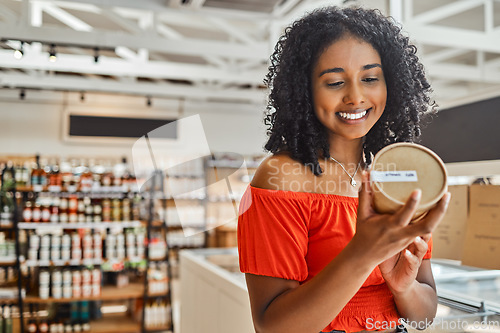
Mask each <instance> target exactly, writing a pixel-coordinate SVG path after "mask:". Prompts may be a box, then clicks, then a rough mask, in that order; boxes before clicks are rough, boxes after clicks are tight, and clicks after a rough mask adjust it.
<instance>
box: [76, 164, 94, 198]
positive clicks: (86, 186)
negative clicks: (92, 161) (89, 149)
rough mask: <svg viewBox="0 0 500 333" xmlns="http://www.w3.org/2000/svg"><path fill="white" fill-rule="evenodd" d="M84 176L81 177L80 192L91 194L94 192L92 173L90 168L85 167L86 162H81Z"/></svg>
mask: <svg viewBox="0 0 500 333" xmlns="http://www.w3.org/2000/svg"><path fill="white" fill-rule="evenodd" d="M80 164H81V167H82V170H83V172H82V174H81V175H80V184H79V186H80V191H82V192H90V191H91V190H92V183H93V179H92V172H91V171H90V168H89V167H87V166H85V165H84V161H83V160H82V161H81V163H80Z"/></svg>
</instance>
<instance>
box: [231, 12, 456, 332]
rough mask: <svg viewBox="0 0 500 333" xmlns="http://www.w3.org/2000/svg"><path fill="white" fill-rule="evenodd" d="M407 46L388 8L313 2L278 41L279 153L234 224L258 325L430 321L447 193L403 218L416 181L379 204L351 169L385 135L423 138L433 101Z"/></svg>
mask: <svg viewBox="0 0 500 333" xmlns="http://www.w3.org/2000/svg"><path fill="white" fill-rule="evenodd" d="M415 52H416V48H415V47H414V46H413V45H410V44H409V43H408V38H407V37H404V36H402V35H401V34H400V29H399V28H398V27H397V26H396V25H395V24H394V23H393V22H392V21H391V20H390V19H387V18H385V17H383V16H382V15H381V14H380V13H379V12H378V11H374V10H365V9H359V8H344V9H340V8H336V7H331V8H324V9H321V10H317V11H314V12H313V13H311V14H309V15H307V16H305V17H304V18H302V19H300V20H298V21H297V22H295V23H293V25H292V26H291V27H289V28H287V29H286V30H285V33H284V35H283V36H282V37H281V38H280V40H279V42H278V44H277V46H276V48H275V51H274V54H273V55H272V57H271V66H270V67H269V73H268V75H267V77H266V83H267V84H268V86H269V87H270V89H271V93H270V98H269V104H268V112H269V113H268V115H267V117H266V123H267V124H268V125H269V131H268V134H269V141H268V142H267V144H266V145H265V148H266V149H267V150H268V151H270V152H272V153H273V155H272V156H270V157H269V158H267V159H266V160H265V161H264V162H263V163H262V164H261V165H260V166H259V168H258V170H257V172H256V174H255V177H254V179H253V180H252V183H251V186H250V187H249V189H248V190H247V192H246V194H245V195H244V197H243V199H242V203H241V211H242V213H241V215H240V218H239V224H238V247H239V255H240V269H241V271H242V272H244V273H246V281H247V286H248V291H249V295H250V302H251V308H252V317H253V321H254V326H255V329H256V331H257V332H261V333H265V332H272V333H279V332H287V333H291V332H300V333H307V332H312V333H317V332H320V331H321V332H338V331H340V332H361V331H374V330H377V331H387V332H396V331H401V330H402V328H401V327H397V326H398V324H399V323H400V322H399V319H400V318H405V319H406V320H408V321H409V322H410V323H418V326H419V328H423V327H425V326H426V325H428V324H429V323H430V322H431V321H432V319H433V318H434V316H435V313H436V308H437V296H436V290H435V284H434V279H433V276H432V272H431V266H430V261H429V260H428V259H429V258H430V247H431V242H429V240H430V233H431V232H432V230H433V229H434V228H435V227H436V225H437V224H438V223H439V221H440V220H441V218H442V216H443V215H444V212H445V211H446V207H447V204H448V202H449V199H450V195H449V193H447V194H445V195H444V196H443V198H441V200H440V202H439V203H438V205H437V206H436V207H435V208H434V209H432V210H431V211H430V212H429V213H428V214H427V216H426V217H425V218H424V219H422V220H421V221H419V222H416V223H412V224H410V219H411V217H412V216H413V213H414V212H415V209H416V206H417V205H418V202H419V200H420V196H421V192H420V190H416V191H415V192H413V193H412V195H411V196H410V198H409V199H408V201H407V202H406V204H405V206H404V207H403V208H402V209H401V210H400V211H398V212H396V213H395V214H393V215H388V214H377V213H376V212H375V211H374V210H373V208H372V206H371V190H370V186H369V182H368V180H367V179H368V174H367V173H366V171H362V172H359V170H364V169H367V168H368V167H369V165H370V163H371V160H372V154H375V153H376V152H377V151H379V150H380V149H381V148H382V147H384V146H385V145H387V144H389V143H393V142H399V141H413V140H414V139H415V138H417V137H418V136H419V135H420V128H419V121H420V116H421V115H422V114H423V113H424V112H426V111H429V110H431V111H432V109H434V105H433V104H432V103H431V101H430V98H429V96H428V95H429V93H430V86H429V84H428V82H427V80H426V79H425V76H424V72H423V68H422V65H421V64H420V63H419V61H418V58H417V56H416V55H415ZM358 193H359V199H358ZM243 207H245V209H243ZM403 330H404V329H403Z"/></svg>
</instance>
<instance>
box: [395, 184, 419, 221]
mask: <svg viewBox="0 0 500 333" xmlns="http://www.w3.org/2000/svg"><path fill="white" fill-rule="evenodd" d="M421 197H422V191H421V190H420V189H416V190H415V191H413V192H412V193H411V194H410V197H409V198H408V200H406V203H405V204H404V206H403V207H401V208H400V209H399V210H398V211H397V212H396V213H395V214H394V218H395V219H396V221H397V222H398V224H400V225H403V226H404V225H407V224H408V223H410V221H411V219H412V218H413V215H415V211H416V210H417V207H418V203H419V202H420V198H421Z"/></svg>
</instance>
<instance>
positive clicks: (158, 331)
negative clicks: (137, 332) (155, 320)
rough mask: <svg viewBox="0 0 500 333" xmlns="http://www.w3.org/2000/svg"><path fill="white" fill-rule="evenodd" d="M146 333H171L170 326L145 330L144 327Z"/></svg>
mask: <svg viewBox="0 0 500 333" xmlns="http://www.w3.org/2000/svg"><path fill="white" fill-rule="evenodd" d="M146 332H149V333H163V332H167V333H172V327H171V326H165V327H154V328H153V327H151V328H147V327H146Z"/></svg>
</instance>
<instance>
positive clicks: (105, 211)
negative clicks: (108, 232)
mask: <svg viewBox="0 0 500 333" xmlns="http://www.w3.org/2000/svg"><path fill="white" fill-rule="evenodd" d="M102 221H103V222H110V221H111V200H110V199H108V198H104V199H103V200H102Z"/></svg>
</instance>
